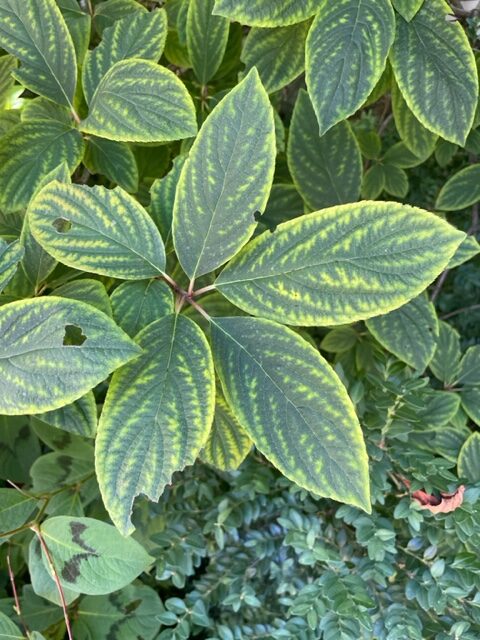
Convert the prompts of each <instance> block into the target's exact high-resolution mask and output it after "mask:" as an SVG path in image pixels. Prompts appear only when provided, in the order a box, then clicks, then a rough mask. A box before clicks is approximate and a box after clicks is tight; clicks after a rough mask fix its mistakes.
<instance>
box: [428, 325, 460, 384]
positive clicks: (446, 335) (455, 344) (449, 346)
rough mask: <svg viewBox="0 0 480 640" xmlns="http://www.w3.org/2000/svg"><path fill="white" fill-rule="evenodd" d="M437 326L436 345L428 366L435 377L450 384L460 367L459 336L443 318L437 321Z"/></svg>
mask: <svg viewBox="0 0 480 640" xmlns="http://www.w3.org/2000/svg"><path fill="white" fill-rule="evenodd" d="M438 328H439V334H438V338H437V347H436V349H435V353H434V354H433V358H432V360H431V361H430V364H429V366H430V369H431V370H432V373H433V375H434V376H435V377H436V378H438V379H439V380H441V381H442V382H444V383H445V384H447V385H451V384H452V383H453V382H454V381H455V380H456V379H457V377H458V372H459V368H460V359H461V357H462V352H461V351H460V336H459V334H458V332H457V331H456V330H455V329H454V328H453V327H451V326H450V325H449V324H447V323H446V322H443V320H440V322H439V323H438Z"/></svg>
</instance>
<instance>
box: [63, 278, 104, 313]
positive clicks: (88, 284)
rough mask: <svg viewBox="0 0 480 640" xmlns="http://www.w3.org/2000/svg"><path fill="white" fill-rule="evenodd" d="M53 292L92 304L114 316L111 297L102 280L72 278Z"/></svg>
mask: <svg viewBox="0 0 480 640" xmlns="http://www.w3.org/2000/svg"><path fill="white" fill-rule="evenodd" d="M53 293H54V295H56V296H60V297H62V298H72V299H73V300H80V302H86V303H87V304H91V305H92V307H96V308H97V309H99V310H100V311H103V313H106V314H107V316H110V318H111V317H112V305H111V304H110V298H109V296H108V293H107V290H106V289H105V285H104V284H103V283H102V282H100V280H94V279H93V278H80V279H78V280H72V281H70V282H66V283H65V284H62V285H61V286H60V287H57V288H56V289H55V291H54V292H53Z"/></svg>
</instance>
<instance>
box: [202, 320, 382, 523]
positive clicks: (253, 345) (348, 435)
mask: <svg viewBox="0 0 480 640" xmlns="http://www.w3.org/2000/svg"><path fill="white" fill-rule="evenodd" d="M211 331H212V348H213V354H214V360H215V367H216V369H217V373H218V375H219V377H220V380H221V383H222V387H223V390H224V393H225V397H226V399H227V402H228V404H229V405H230V407H231V408H232V410H233V411H234V413H235V414H236V416H237V417H238V420H239V422H240V424H241V425H242V426H243V428H244V429H245V431H246V432H247V433H248V435H249V436H250V438H251V439H252V440H253V442H254V444H255V446H256V447H257V448H258V449H259V450H260V451H261V452H262V453H263V454H264V455H265V456H266V457H267V458H268V459H269V460H270V461H271V462H272V463H273V464H274V465H275V466H276V467H278V469H280V471H281V472H282V473H283V474H284V475H286V476H287V477H288V478H289V479H290V480H293V481H294V482H296V483H297V484H298V485H300V486H301V487H303V488H305V489H308V490H309V491H313V492H314V493H317V494H320V495H322V496H326V497H330V498H333V499H335V500H339V501H340V502H347V503H348V504H353V505H355V506H358V507H360V508H362V509H364V510H366V511H370V500H369V481H368V463H367V454H366V450H365V445H364V442H363V437H362V432H361V429H360V425H359V423H358V419H357V417H356V415H355V412H354V409H353V406H352V404H351V401H350V399H349V397H348V395H347V392H346V390H345V388H344V387H343V385H342V383H341V382H340V380H339V378H338V377H337V375H336V374H335V372H334V371H333V369H332V368H331V367H330V365H329V364H328V363H327V362H326V361H325V360H324V359H323V358H322V356H321V355H320V354H319V353H318V351H316V350H315V349H314V348H313V347H312V346H310V345H309V344H308V343H307V342H305V341H304V340H303V338H301V337H300V336H299V335H298V334H296V333H295V332H293V331H292V330H291V329H288V328H286V327H282V326H281V325H277V324H276V323H274V322H270V321H268V320H262V319H257V318H238V317H237V318H218V319H215V321H213V322H212V330H211Z"/></svg>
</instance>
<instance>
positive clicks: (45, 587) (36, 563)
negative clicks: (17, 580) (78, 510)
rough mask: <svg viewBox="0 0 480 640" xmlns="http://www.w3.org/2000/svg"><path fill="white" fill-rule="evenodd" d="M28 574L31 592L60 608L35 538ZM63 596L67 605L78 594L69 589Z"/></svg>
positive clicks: (29, 551)
mask: <svg viewBox="0 0 480 640" xmlns="http://www.w3.org/2000/svg"><path fill="white" fill-rule="evenodd" d="M28 573H29V574H30V580H31V583H32V587H33V590H34V591H35V593H36V594H37V596H40V597H41V598H45V599H46V600H49V601H50V602H53V603H54V604H56V605H57V606H59V607H60V606H61V605H62V601H61V599H60V594H59V593H58V587H57V585H56V583H55V580H54V579H53V577H52V576H51V575H50V573H49V572H48V571H47V568H46V567H45V565H44V564H43V559H42V547H41V546H40V541H39V539H38V538H36V537H35V538H32V539H31V541H30V544H29V546H28ZM63 596H64V598H65V603H66V604H67V605H69V604H71V603H72V602H73V601H74V600H76V599H77V598H78V596H79V594H78V593H76V592H75V591H72V590H71V589H67V588H65V589H63ZM0 638H1V636H0Z"/></svg>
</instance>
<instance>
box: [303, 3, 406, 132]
mask: <svg viewBox="0 0 480 640" xmlns="http://www.w3.org/2000/svg"><path fill="white" fill-rule="evenodd" d="M319 4H320V7H319V10H318V14H317V16H316V18H315V20H314V22H313V24H312V27H311V29H310V31H309V33H308V38H307V45H306V59H305V61H306V81H307V87H308V92H309V94H310V98H311V100H312V104H313V108H314V110H315V113H316V114H317V119H318V124H319V127H320V135H323V134H324V133H325V132H326V131H328V130H329V129H330V127H333V125H334V124H337V122H340V121H341V120H344V119H345V118H348V116H351V115H352V114H353V113H355V111H356V110H357V109H358V108H359V107H361V106H362V104H363V103H364V102H365V100H366V99H367V98H368V96H369V95H370V93H371V92H372V91H373V89H374V87H375V85H376V84H377V82H378V81H379V79H380V77H381V75H382V73H383V70H384V69H385V65H386V62H387V56H388V51H389V49H390V46H391V44H392V42H393V38H394V34H395V16H394V13H393V9H392V5H391V3H390V0H336V2H330V0H321V2H320V3H319Z"/></svg>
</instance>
